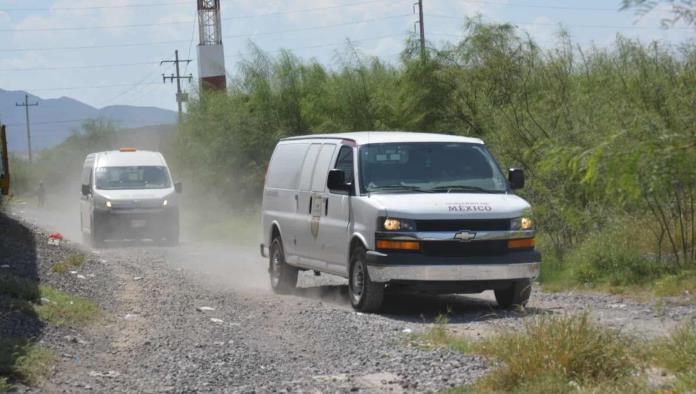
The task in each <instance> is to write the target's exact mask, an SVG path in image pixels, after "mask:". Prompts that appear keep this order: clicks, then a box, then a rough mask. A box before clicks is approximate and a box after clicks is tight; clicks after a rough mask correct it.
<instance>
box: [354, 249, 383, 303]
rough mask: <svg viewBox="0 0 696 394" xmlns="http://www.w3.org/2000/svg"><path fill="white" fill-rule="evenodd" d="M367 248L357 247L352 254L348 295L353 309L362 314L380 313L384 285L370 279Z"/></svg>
mask: <svg viewBox="0 0 696 394" xmlns="http://www.w3.org/2000/svg"><path fill="white" fill-rule="evenodd" d="M366 261H367V258H366V252H365V248H364V247H362V246H357V247H355V248H354V249H353V251H352V252H351V254H350V272H349V275H348V293H349V296H350V304H351V305H352V306H353V309H355V310H356V311H360V312H378V311H379V310H380V309H381V308H382V302H383V301H384V283H376V282H373V281H372V280H371V279H370V274H369V272H368V270H367V262H366Z"/></svg>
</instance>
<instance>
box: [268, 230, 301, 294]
mask: <svg viewBox="0 0 696 394" xmlns="http://www.w3.org/2000/svg"><path fill="white" fill-rule="evenodd" d="M269 256H270V258H269V260H270V261H269V267H268V273H269V274H270V277H271V288H272V289H273V291H274V292H275V293H276V294H289V293H291V292H292V291H293V290H294V289H295V287H296V286H297V273H298V270H297V268H295V267H293V266H291V265H289V264H288V263H287V262H286V261H285V253H284V252H283V243H282V242H281V239H280V237H276V238H273V241H272V242H271V251H270V253H269Z"/></svg>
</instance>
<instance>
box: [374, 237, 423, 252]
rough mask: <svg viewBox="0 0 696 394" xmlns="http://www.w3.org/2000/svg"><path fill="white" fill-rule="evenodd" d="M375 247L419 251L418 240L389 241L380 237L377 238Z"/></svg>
mask: <svg viewBox="0 0 696 394" xmlns="http://www.w3.org/2000/svg"><path fill="white" fill-rule="evenodd" d="M377 249H382V250H411V251H419V250H420V242H418V241H389V240H385V239H380V240H377Z"/></svg>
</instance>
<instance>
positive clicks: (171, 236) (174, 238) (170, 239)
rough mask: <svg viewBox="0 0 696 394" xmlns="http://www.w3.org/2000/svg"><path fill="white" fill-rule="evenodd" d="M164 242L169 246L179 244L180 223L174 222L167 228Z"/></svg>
mask: <svg viewBox="0 0 696 394" xmlns="http://www.w3.org/2000/svg"><path fill="white" fill-rule="evenodd" d="M164 243H165V245H167V246H176V245H178V244H179V224H178V223H177V224H173V225H172V226H171V227H170V228H168V229H167V234H166V235H165V236H164Z"/></svg>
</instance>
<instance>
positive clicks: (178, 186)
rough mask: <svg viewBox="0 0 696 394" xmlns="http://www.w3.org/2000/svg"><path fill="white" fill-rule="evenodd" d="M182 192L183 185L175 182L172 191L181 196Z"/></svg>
mask: <svg viewBox="0 0 696 394" xmlns="http://www.w3.org/2000/svg"><path fill="white" fill-rule="evenodd" d="M183 190H184V185H182V184H181V182H175V183H174V191H175V192H177V193H179V194H181V192H182V191H183Z"/></svg>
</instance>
